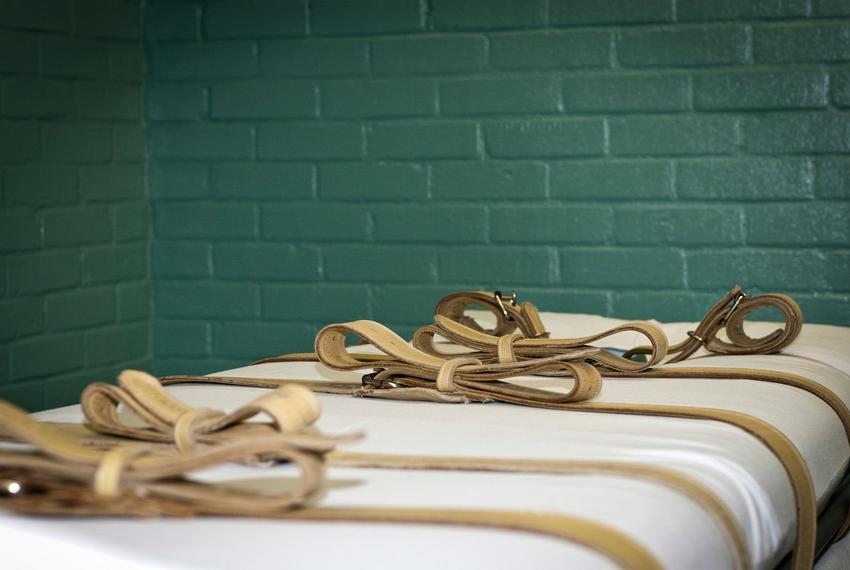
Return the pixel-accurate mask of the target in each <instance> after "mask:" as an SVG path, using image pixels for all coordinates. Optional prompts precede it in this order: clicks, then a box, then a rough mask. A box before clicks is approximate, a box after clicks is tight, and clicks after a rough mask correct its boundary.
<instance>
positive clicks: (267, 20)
mask: <svg viewBox="0 0 850 570" xmlns="http://www.w3.org/2000/svg"><path fill="white" fill-rule="evenodd" d="M306 31H307V9H306V6H305V5H304V2H303V1H296V2H276V1H256V0H254V1H251V2H216V3H215V4H209V5H207V6H205V9H204V33H205V36H206V37H208V38H261V37H268V36H272V37H273V36H293V35H296V36H298V35H301V36H303V35H304V34H305V33H306Z"/></svg>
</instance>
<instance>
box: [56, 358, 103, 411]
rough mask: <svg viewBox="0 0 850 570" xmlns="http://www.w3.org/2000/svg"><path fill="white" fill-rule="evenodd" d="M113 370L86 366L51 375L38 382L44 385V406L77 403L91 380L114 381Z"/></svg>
mask: <svg viewBox="0 0 850 570" xmlns="http://www.w3.org/2000/svg"><path fill="white" fill-rule="evenodd" d="M115 376H116V374H115V370H113V369H112V368H110V367H108V366H107V367H100V368H86V369H84V370H79V371H74V372H69V373H66V374H56V375H51V376H50V378H47V379H45V380H43V381H41V382H40V383H42V384H43V385H44V391H45V396H44V398H45V400H44V401H45V406H44V407H45V408H47V409H51V408H56V407H59V406H71V405H75V404H78V403H79V401H80V396H81V394H82V392H83V390H85V388H86V386H88V385H89V384H91V383H92V382H110V383H114V382H115Z"/></svg>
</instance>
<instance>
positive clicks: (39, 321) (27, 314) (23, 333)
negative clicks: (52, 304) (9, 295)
mask: <svg viewBox="0 0 850 570" xmlns="http://www.w3.org/2000/svg"><path fill="white" fill-rule="evenodd" d="M42 330H44V302H43V300H42V299H41V298H33V297H25V298H18V299H4V300H2V301H0V340H1V341H10V340H18V339H22V338H24V337H27V336H31V335H34V334H38V333H40V332H42Z"/></svg>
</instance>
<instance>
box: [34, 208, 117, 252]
mask: <svg viewBox="0 0 850 570" xmlns="http://www.w3.org/2000/svg"><path fill="white" fill-rule="evenodd" d="M42 216H43V220H44V222H43V223H44V230H43V232H44V244H45V245H47V246H68V245H79V244H88V243H102V242H107V241H110V240H111V239H112V220H111V218H110V216H109V210H107V209H106V208H101V207H85V208H63V209H58V210H49V211H47V212H45V213H44V214H43V215H42Z"/></svg>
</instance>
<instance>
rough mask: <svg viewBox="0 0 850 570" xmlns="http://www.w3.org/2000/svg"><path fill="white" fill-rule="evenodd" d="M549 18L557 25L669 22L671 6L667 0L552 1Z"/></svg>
mask: <svg viewBox="0 0 850 570" xmlns="http://www.w3.org/2000/svg"><path fill="white" fill-rule="evenodd" d="M550 18H551V21H552V23H553V24H557V25H570V26H574V25H583V24H618V25H619V24H624V23H629V24H648V23H653V22H670V21H671V20H672V19H673V6H672V2H670V0H642V1H641V2H633V1H632V0H609V1H607V2H604V3H603V2H596V1H594V0H579V1H576V0H571V1H570V2H554V3H553V4H552V8H551V14H550Z"/></svg>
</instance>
